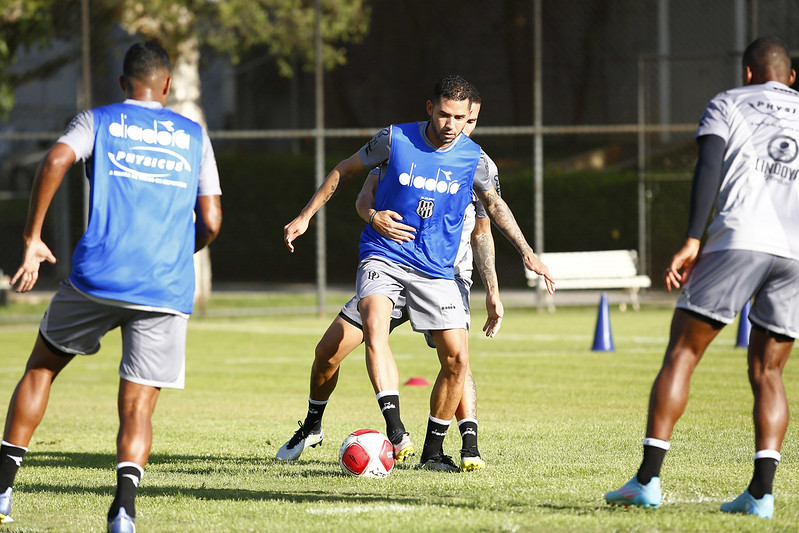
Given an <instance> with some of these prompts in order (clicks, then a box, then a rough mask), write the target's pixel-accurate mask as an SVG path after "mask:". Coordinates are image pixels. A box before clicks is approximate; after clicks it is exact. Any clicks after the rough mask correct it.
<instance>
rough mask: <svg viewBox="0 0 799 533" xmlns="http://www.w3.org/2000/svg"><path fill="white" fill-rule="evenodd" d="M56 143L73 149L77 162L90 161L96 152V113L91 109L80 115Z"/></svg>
mask: <svg viewBox="0 0 799 533" xmlns="http://www.w3.org/2000/svg"><path fill="white" fill-rule="evenodd" d="M56 142H57V143H64V144H66V145H67V146H69V147H70V148H72V151H73V152H75V159H76V160H78V161H88V160H89V159H90V158H91V157H92V153H93V152H94V113H92V111H91V110H90V109H89V110H86V111H82V112H81V113H79V114H78V115H77V116H76V117H75V118H73V119H72V121H71V122H70V123H69V125H68V126H67V128H66V130H64V134H63V135H62V136H61V137H59V138H58V141H56Z"/></svg>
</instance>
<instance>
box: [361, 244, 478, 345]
mask: <svg viewBox="0 0 799 533" xmlns="http://www.w3.org/2000/svg"><path fill="white" fill-rule="evenodd" d="M356 292H357V294H356V297H357V298H358V299H363V298H366V297H367V296H373V295H376V294H381V295H383V296H386V297H388V298H389V299H390V300H391V301H392V302H394V304H395V306H396V304H397V303H398V302H399V301H400V297H401V296H403V295H404V297H405V308H406V310H407V313H408V317H409V318H410V321H411V326H412V327H413V329H414V330H415V331H428V330H431V331H432V330H444V329H466V328H467V319H466V317H467V316H468V315H467V313H468V312H467V309H466V308H465V306H464V299H463V298H462V296H461V292H460V289H459V288H458V284H457V283H456V282H455V280H453V279H441V278H433V277H431V276H428V275H426V274H422V273H421V272H419V271H418V270H415V269H413V268H411V267H408V266H405V265H400V264H398V263H394V262H392V261H388V260H385V259H382V258H379V257H367V258H366V259H364V260H363V261H361V263H360V264H359V265H358V276H357V279H356Z"/></svg>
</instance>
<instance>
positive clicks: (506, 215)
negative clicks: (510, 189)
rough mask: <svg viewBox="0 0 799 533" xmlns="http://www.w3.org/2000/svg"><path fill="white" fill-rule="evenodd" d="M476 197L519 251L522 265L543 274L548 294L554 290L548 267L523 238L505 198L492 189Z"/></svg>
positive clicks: (540, 274)
mask: <svg viewBox="0 0 799 533" xmlns="http://www.w3.org/2000/svg"><path fill="white" fill-rule="evenodd" d="M478 197H479V199H480V201H481V202H482V203H483V206H484V207H485V208H486V212H487V213H488V216H489V217H490V218H491V222H493V223H494V225H495V226H496V227H498V228H499V229H500V231H502V233H503V234H504V235H505V237H507V238H508V240H509V241H510V242H511V244H513V246H514V247H515V248H516V250H518V251H519V254H520V255H521V256H522V260H523V261H524V266H525V267H526V268H527V269H528V270H532V271H533V272H535V273H536V274H538V275H539V276H543V278H544V280H545V282H546V285H547V291H548V292H549V293H550V294H551V293H553V292H555V282H554V280H553V279H552V276H551V275H550V273H549V269H548V268H547V266H546V265H545V264H544V263H542V262H541V261H540V260H539V259H538V257H536V255H535V253H533V249H532V247H531V246H530V245H529V244H528V243H527V239H525V238H524V234H523V233H522V230H521V228H520V227H519V224H518V223H517V222H516V219H515V218H514V216H513V213H512V212H511V210H510V207H508V204H506V203H505V200H503V199H502V197H501V196H500V195H499V193H497V191H495V190H493V189H489V190H487V191H482V192H480V193H478Z"/></svg>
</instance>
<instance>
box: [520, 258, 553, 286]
mask: <svg viewBox="0 0 799 533" xmlns="http://www.w3.org/2000/svg"><path fill="white" fill-rule="evenodd" d="M524 266H525V267H526V268H527V270H532V271H533V272H535V273H536V274H538V275H539V276H541V277H543V278H544V283H546V286H547V292H548V293H549V294H554V293H555V280H554V279H552V275H551V274H550V273H549V268H547V266H546V265H545V264H544V263H542V262H541V260H540V259H538V257H537V256H536V255H535V254H534V253H532V252H531V253H529V254H527V255H525V256H524Z"/></svg>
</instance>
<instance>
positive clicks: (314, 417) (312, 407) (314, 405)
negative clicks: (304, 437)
mask: <svg viewBox="0 0 799 533" xmlns="http://www.w3.org/2000/svg"><path fill="white" fill-rule="evenodd" d="M325 407H327V401H324V402H319V401H315V400H312V399H310V398H308V414H307V415H306V416H305V422H304V423H303V426H304V427H306V428H308V429H311V430H313V431H317V430H318V429H320V428H321V427H322V415H324V414H325Z"/></svg>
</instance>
